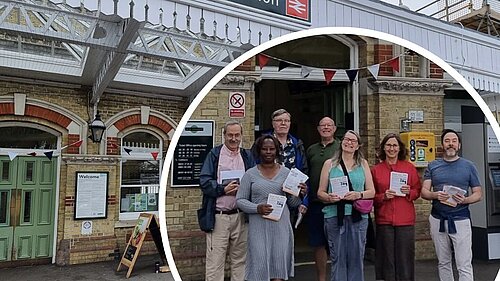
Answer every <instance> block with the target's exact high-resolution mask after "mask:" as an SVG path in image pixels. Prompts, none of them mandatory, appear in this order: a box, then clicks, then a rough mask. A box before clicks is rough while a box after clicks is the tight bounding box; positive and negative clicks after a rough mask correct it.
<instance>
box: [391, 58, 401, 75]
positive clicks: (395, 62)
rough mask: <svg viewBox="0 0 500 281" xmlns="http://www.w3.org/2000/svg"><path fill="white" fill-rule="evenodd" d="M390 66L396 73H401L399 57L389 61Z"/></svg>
mask: <svg viewBox="0 0 500 281" xmlns="http://www.w3.org/2000/svg"><path fill="white" fill-rule="evenodd" d="M389 65H390V66H391V67H392V69H394V70H395V71H396V72H399V57H396V58H394V59H392V60H390V61H389Z"/></svg>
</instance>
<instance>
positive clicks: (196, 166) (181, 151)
mask: <svg viewBox="0 0 500 281" xmlns="http://www.w3.org/2000/svg"><path fill="white" fill-rule="evenodd" d="M214 127H215V122H214V121H210V120H208V121H207V120H202V121H189V122H187V125H186V127H185V128H184V130H183V131H182V134H181V137H180V138H179V141H178V142H177V146H176V147H175V151H174V159H173V161H172V169H171V170H172V175H171V177H170V178H171V180H172V182H171V186H172V187H180V186H198V185H199V183H200V172H201V166H202V165H203V161H205V157H206V156H207V155H208V153H209V152H210V150H211V149H212V148H213V147H214Z"/></svg>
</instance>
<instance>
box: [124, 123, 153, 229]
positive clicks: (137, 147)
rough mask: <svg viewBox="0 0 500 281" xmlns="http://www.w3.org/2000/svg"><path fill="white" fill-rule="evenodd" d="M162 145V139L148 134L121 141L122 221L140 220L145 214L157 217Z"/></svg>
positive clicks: (126, 137)
mask: <svg viewBox="0 0 500 281" xmlns="http://www.w3.org/2000/svg"><path fill="white" fill-rule="evenodd" d="M161 144H162V142H161V140H160V138H159V137H156V136H155V135H152V134H150V133H147V132H133V133H131V134H128V135H126V136H125V137H123V138H122V146H121V156H122V165H121V192H120V220H128V219H137V218H138V216H139V214H140V213H143V212H154V213H156V214H157V213H158V192H159V189H160V173H161V167H160V165H161V155H162V151H161V147H162V146H161ZM155 158H156V159H155Z"/></svg>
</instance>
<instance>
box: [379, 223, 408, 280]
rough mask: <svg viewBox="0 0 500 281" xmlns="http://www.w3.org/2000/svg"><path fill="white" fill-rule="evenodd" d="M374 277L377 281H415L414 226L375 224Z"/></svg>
mask: <svg viewBox="0 0 500 281" xmlns="http://www.w3.org/2000/svg"><path fill="white" fill-rule="evenodd" d="M375 256H376V259H375V275H376V279H377V280H385V281H414V280H415V226H413V225H410V226H392V225H380V224H377V228H376V250H375Z"/></svg>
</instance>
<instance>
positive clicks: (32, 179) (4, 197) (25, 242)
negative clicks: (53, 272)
mask: <svg viewBox="0 0 500 281" xmlns="http://www.w3.org/2000/svg"><path fill="white" fill-rule="evenodd" d="M56 162H57V161H56V158H52V159H48V158H47V157H33V156H30V157H23V156H17V157H16V158H14V159H13V160H12V161H11V160H10V159H9V157H7V156H0V262H16V261H20V262H22V261H26V260H44V261H45V262H47V263H50V262H51V257H52V255H53V243H54V220H55V199H56Z"/></svg>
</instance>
